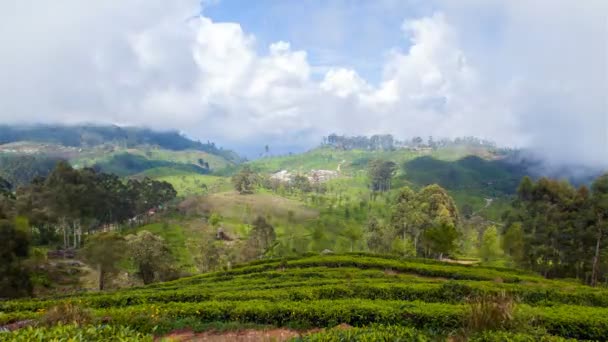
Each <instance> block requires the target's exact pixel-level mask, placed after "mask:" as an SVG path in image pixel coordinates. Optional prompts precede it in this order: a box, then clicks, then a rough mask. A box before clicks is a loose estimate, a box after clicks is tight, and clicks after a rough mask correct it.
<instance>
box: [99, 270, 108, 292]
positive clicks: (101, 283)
mask: <svg viewBox="0 0 608 342" xmlns="http://www.w3.org/2000/svg"><path fill="white" fill-rule="evenodd" d="M97 269H98V270H99V291H103V289H104V288H105V286H106V284H105V278H106V275H105V272H104V271H103V268H102V267H101V265H98V266H97Z"/></svg>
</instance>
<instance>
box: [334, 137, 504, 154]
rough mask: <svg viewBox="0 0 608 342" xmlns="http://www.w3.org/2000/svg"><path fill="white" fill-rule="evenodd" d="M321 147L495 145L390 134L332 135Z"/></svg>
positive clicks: (468, 139)
mask: <svg viewBox="0 0 608 342" xmlns="http://www.w3.org/2000/svg"><path fill="white" fill-rule="evenodd" d="M322 145H323V146H330V147H333V148H336V149H341V150H355V149H357V150H371V151H392V150H394V149H396V148H424V147H426V148H441V147H450V146H466V147H485V148H491V149H495V148H496V143H494V142H492V141H490V140H486V139H480V138H477V137H457V138H454V139H450V138H440V139H434V138H433V137H432V136H429V137H428V138H427V139H424V138H422V137H419V136H416V137H412V138H411V139H406V140H398V139H395V138H394V137H393V136H392V135H391V134H378V135H372V136H371V137H368V136H362V135H359V136H345V135H337V134H335V133H332V134H330V135H328V136H326V137H323V143H322Z"/></svg>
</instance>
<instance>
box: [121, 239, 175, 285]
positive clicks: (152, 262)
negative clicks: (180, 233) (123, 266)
mask: <svg viewBox="0 0 608 342" xmlns="http://www.w3.org/2000/svg"><path fill="white" fill-rule="evenodd" d="M125 240H126V241H127V247H128V250H129V256H130V258H131V260H132V262H133V263H134V264H135V266H136V267H137V272H138V275H139V276H140V277H141V279H142V281H143V282H144V284H150V283H152V282H154V281H155V280H166V279H168V278H171V277H172V276H173V275H172V273H173V271H172V269H171V267H172V265H173V262H174V260H173V256H172V255H171V253H170V251H169V247H168V245H167V243H166V242H165V240H164V239H163V238H162V237H160V236H157V235H154V234H152V233H150V232H149V231H147V230H142V231H139V232H138V233H137V234H131V235H127V236H126V237H125Z"/></svg>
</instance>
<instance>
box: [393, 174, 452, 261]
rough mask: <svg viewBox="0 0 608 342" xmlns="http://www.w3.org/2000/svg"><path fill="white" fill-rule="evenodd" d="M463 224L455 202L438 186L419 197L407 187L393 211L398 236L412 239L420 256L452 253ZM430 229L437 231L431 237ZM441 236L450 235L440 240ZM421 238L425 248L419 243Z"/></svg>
mask: <svg viewBox="0 0 608 342" xmlns="http://www.w3.org/2000/svg"><path fill="white" fill-rule="evenodd" d="M459 224H460V216H459V214H458V209H457V208H456V204H455V203H454V200H453V199H452V198H451V197H450V195H448V193H447V191H445V189H443V188H442V187H440V186H439V185H436V184H433V185H429V186H427V187H424V188H422V189H421V190H420V191H419V192H418V193H416V192H414V191H412V190H411V189H409V188H407V187H404V188H403V189H401V191H400V192H399V195H398V196H397V199H396V203H395V205H394V206H393V208H392V215H391V225H392V227H393V229H394V233H395V235H398V236H400V237H401V239H402V241H404V242H405V241H407V240H408V239H407V235H409V236H410V239H409V240H411V241H412V242H413V244H414V248H415V249H416V253H417V254H422V255H428V254H429V253H433V254H436V255H438V256H440V257H441V256H442V255H443V254H446V253H448V252H452V251H453V249H452V246H451V244H452V243H455V241H456V240H455V239H456V237H457V236H458V231H457V230H456V227H458V225H459ZM430 229H433V231H432V232H428V233H427V231H428V230H430ZM439 232H444V233H446V234H448V235H446V236H439V235H438V233H439ZM454 233H455V234H454ZM454 235H455V236H456V237H454ZM421 237H422V240H423V243H422V244H420V243H419V242H420V239H421ZM444 238H446V239H447V240H443V239H444ZM448 241H449V242H448Z"/></svg>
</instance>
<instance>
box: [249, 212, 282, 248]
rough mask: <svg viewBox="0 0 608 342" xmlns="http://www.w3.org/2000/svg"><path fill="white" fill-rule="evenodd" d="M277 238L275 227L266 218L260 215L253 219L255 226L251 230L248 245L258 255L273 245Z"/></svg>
mask: <svg viewBox="0 0 608 342" xmlns="http://www.w3.org/2000/svg"><path fill="white" fill-rule="evenodd" d="M275 240H276V233H275V232H274V227H273V226H272V225H271V224H270V223H268V221H266V219H265V218H263V217H262V216H258V217H257V218H256V219H255V220H254V221H253V227H252V229H251V232H249V240H248V241H247V245H248V247H249V248H250V249H251V251H252V252H253V253H255V254H256V255H261V254H264V253H265V252H266V250H267V249H268V248H269V247H271V246H272V244H273V243H274V241H275Z"/></svg>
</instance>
